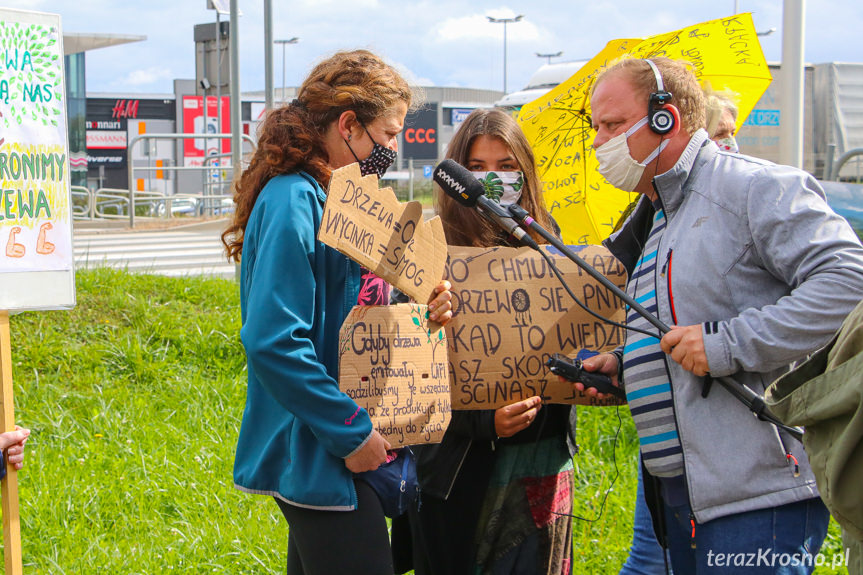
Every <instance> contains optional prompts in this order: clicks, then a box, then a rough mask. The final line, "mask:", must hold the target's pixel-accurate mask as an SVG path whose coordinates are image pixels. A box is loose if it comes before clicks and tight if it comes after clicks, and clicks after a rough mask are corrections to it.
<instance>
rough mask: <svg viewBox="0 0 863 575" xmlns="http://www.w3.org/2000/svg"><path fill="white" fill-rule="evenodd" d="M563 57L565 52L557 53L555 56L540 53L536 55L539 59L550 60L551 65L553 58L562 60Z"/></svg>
mask: <svg viewBox="0 0 863 575" xmlns="http://www.w3.org/2000/svg"><path fill="white" fill-rule="evenodd" d="M561 56H563V52H555V53H553V54H540V53H539V52H537V53H536V57H537V58H548V63H549V64H551V59H552V58H560V57H561Z"/></svg>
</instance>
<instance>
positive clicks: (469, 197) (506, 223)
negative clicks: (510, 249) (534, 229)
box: [434, 160, 539, 250]
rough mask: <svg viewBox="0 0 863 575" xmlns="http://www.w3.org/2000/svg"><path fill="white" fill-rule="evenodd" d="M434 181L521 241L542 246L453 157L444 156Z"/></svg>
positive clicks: (463, 203)
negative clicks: (450, 158) (446, 158)
mask: <svg viewBox="0 0 863 575" xmlns="http://www.w3.org/2000/svg"><path fill="white" fill-rule="evenodd" d="M434 181H435V183H436V184H437V185H439V186H440V187H441V189H442V190H443V191H444V193H446V195H448V196H449V197H451V198H452V199H454V200H455V201H457V202H458V203H460V204H461V205H463V206H465V207H468V208H475V209H477V210H478V211H479V213H480V214H482V215H483V217H485V218H486V219H487V220H489V221H491V222H492V223H494V224H495V225H497V226H498V227H499V228H501V229H502V230H504V231H506V232H507V233H509V234H510V235H512V236H514V237H515V238H516V239H517V240H518V241H519V242H521V243H522V244H524V245H526V246H528V247H531V248H533V249H535V250H539V246H538V245H537V244H536V241H534V239H533V238H532V237H530V236H529V235H528V234H527V232H525V231H524V230H523V229H521V227H520V226H519V225H518V223H517V222H516V221H515V220H514V219H512V218H511V217H510V214H509V212H508V211H507V210H506V209H505V208H504V207H502V206H501V205H500V204H498V203H497V202H495V201H494V200H491V199H489V198H488V197H487V196H486V195H485V188H484V187H483V185H482V183H481V182H480V181H479V180H477V179H476V177H475V176H474V175H473V174H472V173H471V172H470V171H468V170H467V169H466V168H464V167H463V166H461V165H460V164H458V163H457V162H455V161H454V160H444V161H443V162H441V163H440V164H438V165H437V167H436V168H435V170H434Z"/></svg>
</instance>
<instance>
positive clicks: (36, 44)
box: [0, 9, 75, 310]
mask: <svg viewBox="0 0 863 575" xmlns="http://www.w3.org/2000/svg"><path fill="white" fill-rule="evenodd" d="M69 185H70V181H69V154H68V140H67V123H66V92H65V86H64V60H63V49H62V32H61V28H60V18H59V16H57V15H53V14H41V13H33V12H21V11H15V10H7V9H0V294H2V295H0V309H4V310H12V309H56V308H64V307H71V306H72V305H74V303H75V300H74V271H73V266H74V260H73V252H72V206H71V200H70V187H69Z"/></svg>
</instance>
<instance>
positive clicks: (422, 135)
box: [405, 128, 437, 144]
mask: <svg viewBox="0 0 863 575" xmlns="http://www.w3.org/2000/svg"><path fill="white" fill-rule="evenodd" d="M436 134H437V130H435V129H434V128H408V129H407V130H405V142H407V143H409V144H434V143H436V142H437V139H436Z"/></svg>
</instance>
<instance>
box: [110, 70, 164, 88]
mask: <svg viewBox="0 0 863 575" xmlns="http://www.w3.org/2000/svg"><path fill="white" fill-rule="evenodd" d="M174 77H175V76H174V72H173V71H172V70H171V69H170V68H165V67H163V66H150V67H149V68H144V69H140V70H132V71H131V72H129V74H127V75H126V77H125V78H123V79H121V80H120V81H119V83H120V84H121V85H125V86H128V87H132V88H143V87H148V86H152V85H154V84H157V83H159V81H160V80H165V79H167V80H173V78H174Z"/></svg>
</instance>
